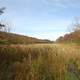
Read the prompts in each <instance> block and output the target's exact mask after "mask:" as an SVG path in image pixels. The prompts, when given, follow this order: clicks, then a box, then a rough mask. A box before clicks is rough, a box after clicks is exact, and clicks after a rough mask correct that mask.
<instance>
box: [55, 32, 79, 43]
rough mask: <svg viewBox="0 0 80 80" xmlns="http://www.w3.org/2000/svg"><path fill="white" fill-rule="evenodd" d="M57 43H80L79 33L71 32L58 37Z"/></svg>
mask: <svg viewBox="0 0 80 80" xmlns="http://www.w3.org/2000/svg"><path fill="white" fill-rule="evenodd" d="M56 41H57V42H61V43H65V42H69V43H80V31H75V32H71V33H70V34H65V35H64V36H63V37H59V38H58V39H57V40H56Z"/></svg>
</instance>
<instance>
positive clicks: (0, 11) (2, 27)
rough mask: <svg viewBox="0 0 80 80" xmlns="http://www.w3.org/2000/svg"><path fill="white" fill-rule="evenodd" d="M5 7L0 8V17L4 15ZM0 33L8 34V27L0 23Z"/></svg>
mask: <svg viewBox="0 0 80 80" xmlns="http://www.w3.org/2000/svg"><path fill="white" fill-rule="evenodd" d="M4 10H5V7H2V8H0V15H2V14H3V13H4ZM0 32H10V26H9V24H7V23H4V22H1V21H0Z"/></svg>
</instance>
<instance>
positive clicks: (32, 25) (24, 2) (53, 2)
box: [0, 0, 80, 40]
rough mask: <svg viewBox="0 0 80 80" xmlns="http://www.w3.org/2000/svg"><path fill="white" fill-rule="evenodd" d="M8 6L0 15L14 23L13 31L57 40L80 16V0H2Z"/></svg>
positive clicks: (0, 2) (1, 4) (0, 1)
mask: <svg viewBox="0 0 80 80" xmlns="http://www.w3.org/2000/svg"><path fill="white" fill-rule="evenodd" d="M0 6H1V7H3V6H4V7H6V10H5V13H4V14H3V15H2V16H0V17H1V19H2V21H5V22H7V23H10V25H12V32H15V33H19V34H24V35H28V36H32V37H37V38H41V39H45V38H46V39H50V40H55V39H56V38H58V37H59V36H60V35H64V34H65V33H67V32H68V30H67V27H69V26H70V24H71V23H72V21H73V20H74V18H75V17H79V16H80V0H0Z"/></svg>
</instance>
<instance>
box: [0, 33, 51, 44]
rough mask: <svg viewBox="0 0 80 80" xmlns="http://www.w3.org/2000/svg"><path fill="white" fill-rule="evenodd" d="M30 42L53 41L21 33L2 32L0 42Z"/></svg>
mask: <svg viewBox="0 0 80 80" xmlns="http://www.w3.org/2000/svg"><path fill="white" fill-rule="evenodd" d="M30 43H51V41H49V40H41V39H37V38H33V37H28V36H23V35H19V34H13V33H5V32H0V44H30Z"/></svg>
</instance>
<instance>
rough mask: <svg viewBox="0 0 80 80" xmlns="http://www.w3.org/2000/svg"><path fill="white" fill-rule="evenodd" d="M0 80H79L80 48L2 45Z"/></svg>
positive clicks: (52, 45)
mask: <svg viewBox="0 0 80 80" xmlns="http://www.w3.org/2000/svg"><path fill="white" fill-rule="evenodd" d="M0 80H80V46H79V45H78V46H77V45H75V44H73V45H68V44H32V45H0Z"/></svg>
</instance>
